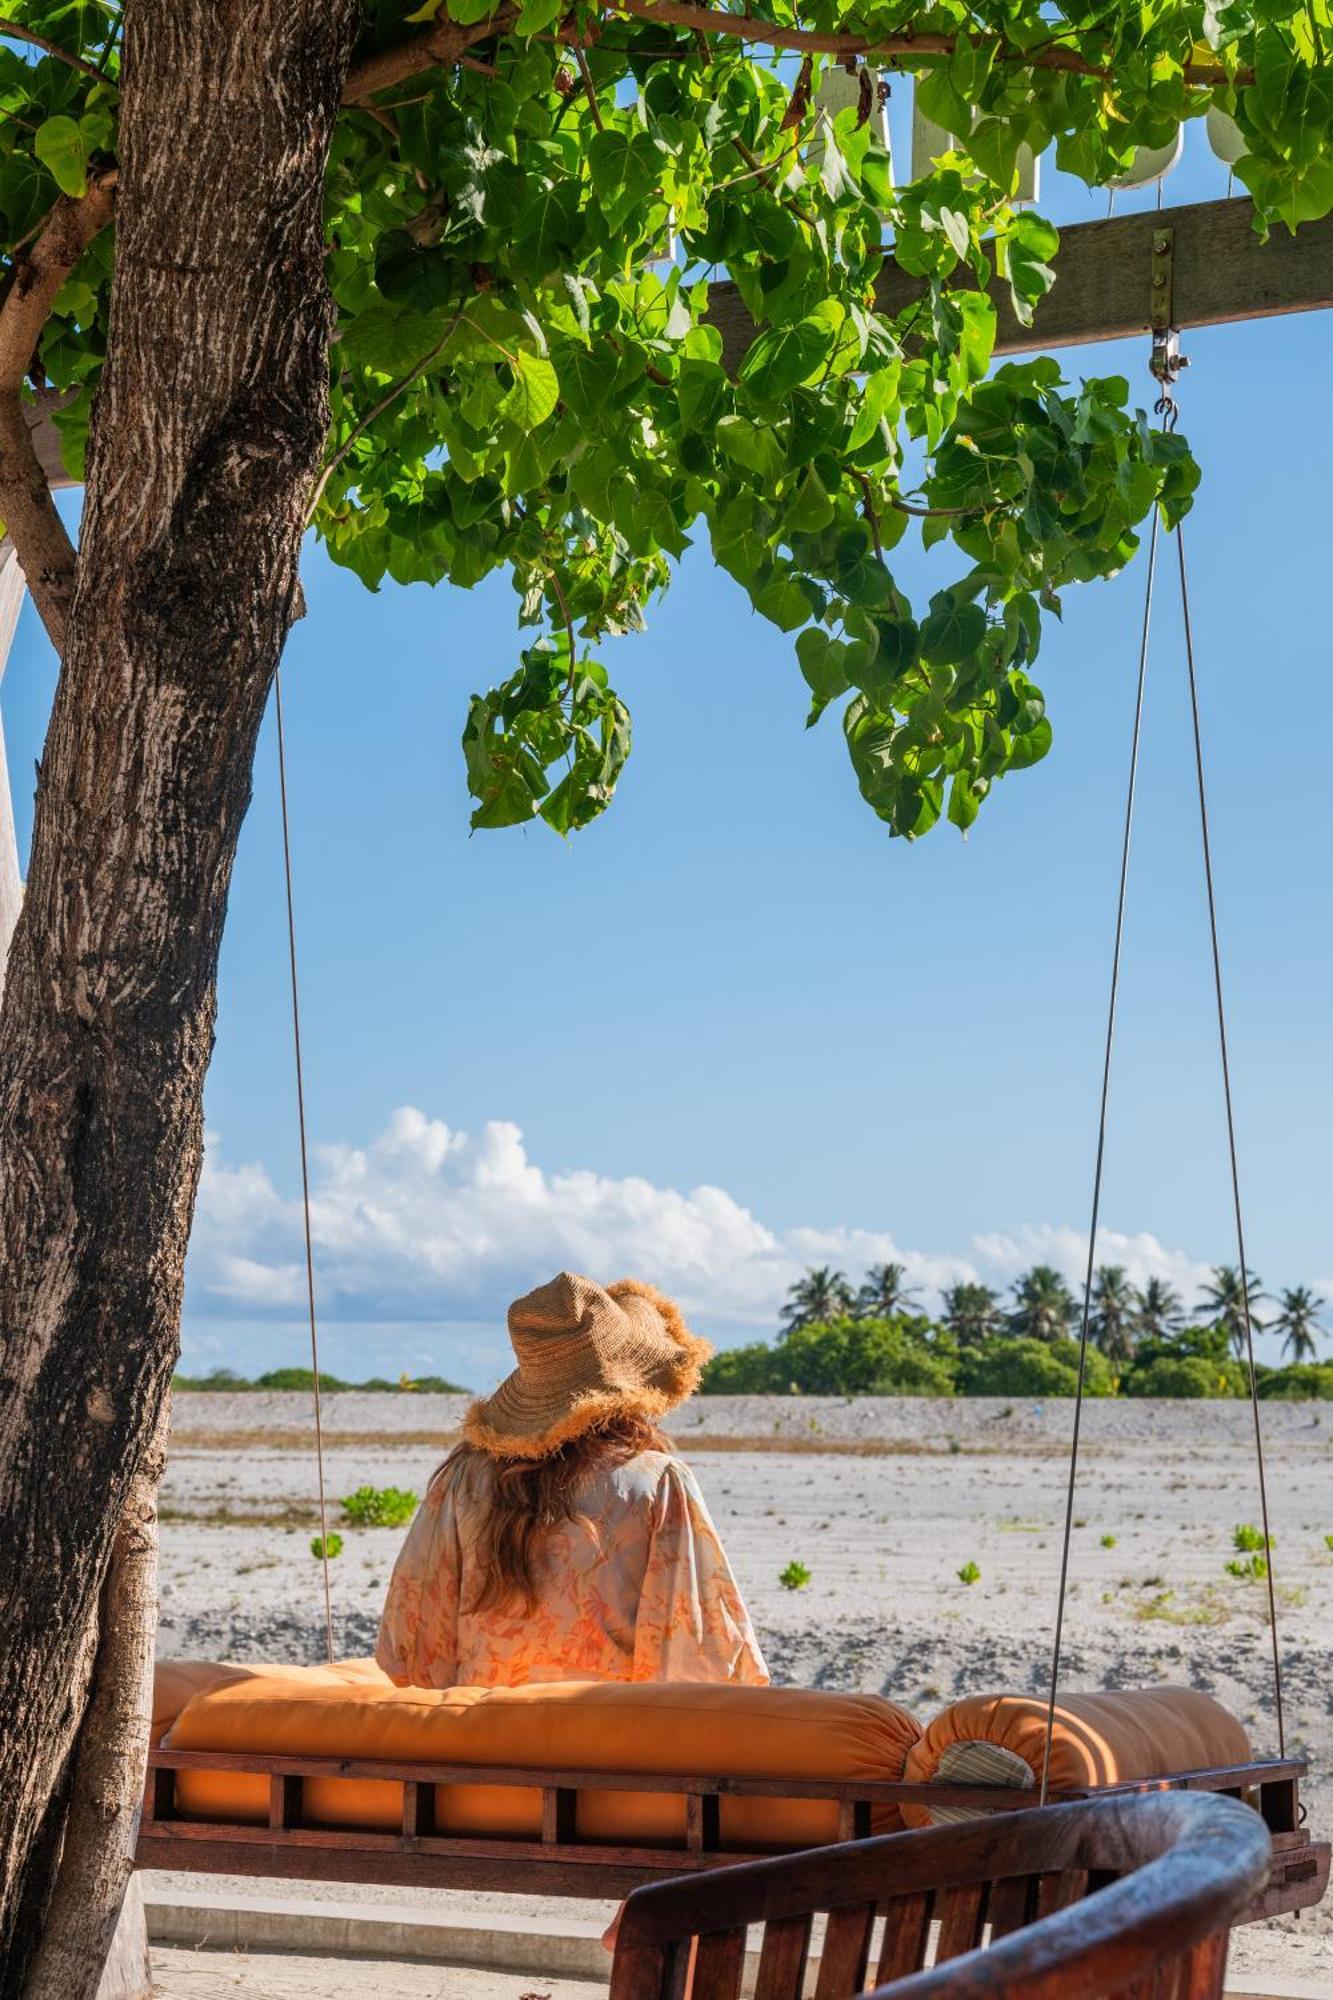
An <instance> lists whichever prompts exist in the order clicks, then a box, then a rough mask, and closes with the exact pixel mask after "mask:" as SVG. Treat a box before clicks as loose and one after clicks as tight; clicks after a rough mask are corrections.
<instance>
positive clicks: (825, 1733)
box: [168, 1662, 920, 1850]
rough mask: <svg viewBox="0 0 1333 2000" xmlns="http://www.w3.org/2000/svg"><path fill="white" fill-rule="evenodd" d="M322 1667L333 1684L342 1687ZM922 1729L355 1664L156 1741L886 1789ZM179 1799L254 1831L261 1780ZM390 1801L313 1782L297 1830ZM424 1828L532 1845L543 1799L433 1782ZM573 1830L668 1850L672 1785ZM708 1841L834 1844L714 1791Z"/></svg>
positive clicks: (283, 1685) (776, 1692) (806, 1710)
mask: <svg viewBox="0 0 1333 2000" xmlns="http://www.w3.org/2000/svg"><path fill="white" fill-rule="evenodd" d="M367 1668H369V1671H367ZM352 1669H354V1670H355V1671H352ZM335 1673H341V1674H342V1675H344V1678H343V1679H342V1681H341V1682H340V1683H339V1682H338V1681H335V1680H334V1679H333V1678H331V1676H332V1675H333V1674H335ZM919 1733H920V1732H919V1729H918V1727H917V1724H916V1723H915V1722H914V1721H913V1719H912V1717H911V1716H910V1715H908V1714H907V1713H906V1711H905V1710H904V1709H901V1708H898V1707H896V1706H895V1705H894V1703H893V1702H890V1701H886V1700H884V1699H883V1698H882V1697H881V1696H879V1695H873V1694H837V1693H832V1692H822V1691H817V1690H812V1689H809V1688H768V1687H733V1686H711V1685H708V1684H705V1683H694V1682H690V1683H686V1682H644V1683H618V1682H605V1681H595V1682H586V1681H553V1682H545V1683H542V1684H540V1685H536V1686H532V1687H522V1688H475V1687H459V1688H446V1689H444V1690H441V1691H437V1690H434V1689H426V1688H396V1687H394V1686H393V1685H392V1683H391V1682H390V1681H388V1680H387V1679H386V1678H385V1677H384V1676H383V1675H381V1674H379V1673H378V1671H377V1670H376V1669H374V1668H373V1667H372V1666H370V1663H369V1662H365V1663H362V1662H356V1663H349V1667H348V1668H343V1669H328V1668H302V1667H296V1668H287V1669H284V1670H269V1671H265V1672H263V1673H258V1672H251V1673H250V1674H248V1675H247V1676H246V1677H245V1678H239V1677H233V1678H228V1679H226V1680H222V1681H219V1682H218V1683H217V1684H215V1685H214V1686H213V1687H212V1688H211V1689H205V1690H204V1691H202V1692H200V1693H197V1694H195V1695H194V1696H193V1697H192V1698H191V1699H190V1700H189V1701H188V1702H187V1703H186V1704H185V1707H184V1708H183V1709H182V1711H181V1713H180V1715H179V1716H178V1717H177V1720H176V1722H175V1723H174V1725H173V1726H172V1728H171V1731H170V1735H169V1738H168V1740H169V1742H170V1745H171V1747H172V1748H173V1749H177V1750H217V1751H246V1750H253V1751H259V1752H262V1753H264V1754H273V1753H279V1752H281V1753H286V1754H287V1755H289V1756H309V1757H363V1758H368V1759H375V1760H377V1761H378V1760H387V1761H398V1760H401V1761H403V1762H416V1763H425V1762H433V1763H441V1764H476V1765H490V1766H492V1767H493V1766H495V1765H507V1764H509V1765H519V1766H522V1767H523V1768H525V1769H529V1770H534V1771H538V1772H547V1771H561V1770H564V1771H594V1772H595V1771H604V1772H608V1773H611V1772H614V1773H616V1774H620V1773H632V1772H636V1771H642V1772H645V1773H651V1774H652V1775H654V1776H671V1775H672V1774H673V1773H681V1774H682V1775H684V1774H692V1775H693V1774H698V1775H701V1776H707V1777H715V1776H718V1775H719V1774H721V1773H723V1772H725V1773H727V1774H728V1775H729V1776H732V1777H756V1778H801V1779H807V1778H815V1779H818V1778H833V1779H843V1778H845V1779H851V1780H855V1779H858V1778H861V1779H872V1780H881V1779H888V1780H892V1779H896V1778H899V1777H901V1776H902V1771H903V1762H904V1758H905V1757H906V1754H907V1751H908V1748H909V1746H910V1745H911V1744H912V1743H913V1742H915V1740H916V1738H917V1736H918V1735H919ZM176 1805H177V1810H178V1811H179V1812H181V1813H183V1814H186V1815H189V1816H194V1817H201V1818H208V1819H227V1820H239V1821H245V1822H253V1823H262V1822H263V1821H264V1820H265V1819H266V1818H267V1815H268V1780H267V1778H265V1777H251V1776H248V1775H246V1774H245V1773H240V1772H231V1771H226V1772H222V1771H218V1772H212V1771H200V1770H192V1771H181V1772H179V1773H178V1774H177V1779H176ZM401 1806H402V1790H401V1786H399V1785H398V1784H397V1783H394V1782H391V1781H389V1780H385V1779H364V1778H312V1779H308V1780H307V1782H306V1786H305V1815H306V1818H307V1820H310V1821H315V1822H322V1823H324V1824H327V1825H330V1826H362V1827H386V1826H387V1827H397V1826H398V1825H399V1824H400V1822H401ZM436 1824H437V1826H438V1827H439V1829H440V1831H442V1832H446V1831H447V1832H457V1833H480V1834H509V1835H517V1836H520V1837H526V1838H534V1837H537V1836H538V1835H539V1833H540V1828H541V1794H540V1791H539V1790H538V1789H537V1788H535V1787H530V1786H512V1785H505V1786H500V1785H475V1786H474V1785H468V1786H439V1787H437V1788H436ZM900 1824H901V1820H900V1818H899V1815H898V1812H897V1809H896V1808H895V1807H892V1806H886V1807H883V1808H880V1809H878V1810H877V1812H876V1814H875V1828H876V1831H891V1830H892V1829H893V1828H895V1827H897V1826H899V1825H900ZM577 1825H578V1832H579V1834H580V1836H581V1837H583V1838H584V1839H589V1840H606V1841H610V1840H617V1839H621V1840H633V1841H640V1842H651V1843H663V1844H665V1843H675V1844H683V1842H684V1838H685V1801H684V1798H683V1796H682V1795H680V1794H678V1793H676V1794H673V1793H671V1792H656V1793H655V1792H622V1791H599V1790H597V1789H596V1788H595V1787H590V1788H589V1789H588V1790H586V1791H583V1792H580V1794H579V1798H578V1819H577ZM721 1835H722V1841H723V1844H724V1845H725V1846H728V1847H738V1848H745V1849H751V1850H753V1849H756V1848H759V1847H799V1846H805V1845H807V1844H810V1845H814V1844H818V1843H820V1842H824V1841H828V1840H833V1839H836V1837H837V1805H836V1803H835V1802H833V1801H831V1800H818V1799H811V1800H805V1799H770V1798H761V1799H723V1800H722V1803H721Z"/></svg>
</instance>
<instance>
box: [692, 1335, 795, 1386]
mask: <svg viewBox="0 0 1333 2000" xmlns="http://www.w3.org/2000/svg"><path fill="white" fill-rule="evenodd" d="M773 1362H774V1353H773V1349H772V1348H771V1347H770V1346H769V1345H768V1342H767V1341H764V1340H756V1341H755V1342H754V1343H753V1345H752V1346H749V1347H725V1348H723V1350H722V1352H721V1353H720V1354H715V1355H714V1356H713V1358H712V1360H711V1361H708V1362H706V1363H705V1365H704V1371H703V1374H702V1375H701V1376H700V1378H699V1389H700V1392H701V1394H703V1395H705V1396H766V1395H769V1394H772V1393H773V1392H775V1391H780V1390H784V1389H787V1388H789V1387H790V1386H791V1385H790V1384H789V1383H787V1382H779V1381H778V1380H777V1373H776V1371H775V1369H774V1366H773Z"/></svg>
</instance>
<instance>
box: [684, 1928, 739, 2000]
mask: <svg viewBox="0 0 1333 2000" xmlns="http://www.w3.org/2000/svg"><path fill="white" fill-rule="evenodd" d="M744 1974H745V1931H744V1929H743V1928H741V1929H733V1930H726V1931H710V1932H708V1933H707V1934H706V1935H705V1936H703V1937H701V1938H700V1939H699V1946H698V1950H697V1952H696V1954H695V1960H694V1979H693V1981H692V1982H691V1985H690V2000H740V1994H741V1980H742V1978H743V1977H744Z"/></svg>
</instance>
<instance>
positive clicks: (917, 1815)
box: [903, 1687, 1253, 1826]
mask: <svg viewBox="0 0 1333 2000" xmlns="http://www.w3.org/2000/svg"><path fill="white" fill-rule="evenodd" d="M1046 1713H1047V1707H1046V1703H1045V1702H1044V1701H1043V1700H1042V1699H1041V1697H1040V1696H1038V1695H1022V1694H978V1695H968V1696H967V1697H966V1699H965V1700H963V1701H956V1702H954V1703H953V1705H952V1707H950V1708H946V1709H945V1711H944V1713H943V1714H942V1715H937V1716H936V1717H935V1720H934V1721H933V1722H932V1723H930V1724H929V1725H928V1727H927V1728H926V1730H925V1733H924V1734H923V1735H922V1736H921V1737H920V1738H919V1739H918V1740H917V1742H916V1743H914V1744H913V1745H912V1747H911V1749H910V1750H909V1751H908V1754H907V1763H906V1767H905V1770H904V1773H903V1775H904V1777H905V1778H906V1779H907V1781H908V1783H909V1784H918V1785H919V1784H929V1783H930V1782H931V1780H932V1779H933V1778H934V1777H935V1776H936V1773H937V1772H938V1770H939V1766H940V1759H941V1757H942V1756H943V1755H944V1753H945V1751H946V1750H947V1749H949V1748H950V1747H951V1745H953V1744H955V1743H995V1744H998V1745H999V1746H1000V1747H1001V1749H1004V1750H1008V1751H1010V1752H1011V1753H1012V1754H1013V1755H1014V1756H1016V1757H1021V1758H1022V1760H1023V1762H1024V1763H1025V1764H1026V1765H1027V1766H1028V1769H1029V1770H1030V1771H1031V1772H1032V1775H1033V1777H1034V1779H1035V1780H1036V1781H1037V1782H1038V1783H1040V1781H1041V1766H1042V1759H1043V1756H1044V1755H1045V1747H1046ZM1252 1755H1253V1752H1252V1751H1251V1749H1250V1740H1249V1738H1248V1736H1247V1735H1246V1734H1245V1731H1244V1729H1243V1728H1242V1727H1241V1725H1240V1723H1239V1722H1237V1720H1236V1718H1235V1716H1234V1715H1231V1714H1229V1713H1228V1711H1227V1710H1226V1709H1225V1708H1223V1707H1222V1706H1221V1704H1220V1703H1219V1702H1216V1701H1214V1700H1213V1699H1212V1697H1211V1695H1206V1694H1199V1693H1197V1692H1196V1691H1195V1690H1194V1689H1193V1688H1174V1687H1158V1688H1127V1689H1125V1690H1123V1691H1122V1692H1120V1693H1117V1694H1067V1695H1062V1696H1061V1698H1060V1700H1059V1702H1058V1703H1057V1704H1056V1710H1055V1729H1054V1731H1053V1734H1052V1738H1051V1780H1050V1781H1051V1785H1052V1787H1053V1788H1054V1789H1056V1790H1062V1789H1064V1788H1065V1787H1068V1788H1069V1789H1071V1790H1075V1791H1077V1790H1082V1789H1083V1788H1085V1787H1086V1786H1089V1785H1114V1784H1118V1783H1120V1782H1121V1781H1123V1780H1125V1779H1128V1778H1162V1777H1167V1776H1169V1775H1171V1774H1172V1773H1174V1772H1179V1771H1199V1770H1204V1769H1206V1768H1207V1767H1208V1766H1210V1765H1215V1764H1246V1763H1248V1762H1249V1761H1250V1758H1251V1756H1252ZM903 1818H904V1819H905V1820H906V1822H907V1824H908V1825H909V1826H928V1825H929V1824H930V1812H929V1808H928V1807H925V1806H904V1807H903Z"/></svg>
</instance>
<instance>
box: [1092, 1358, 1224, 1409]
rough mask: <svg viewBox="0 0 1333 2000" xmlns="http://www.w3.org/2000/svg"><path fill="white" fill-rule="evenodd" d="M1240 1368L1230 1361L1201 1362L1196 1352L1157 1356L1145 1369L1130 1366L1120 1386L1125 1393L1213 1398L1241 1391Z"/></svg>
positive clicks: (1202, 1360)
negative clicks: (1238, 1381) (1238, 1378)
mask: <svg viewBox="0 0 1333 2000" xmlns="http://www.w3.org/2000/svg"><path fill="white" fill-rule="evenodd" d="M1243 1374H1244V1371H1243V1370H1242V1369H1241V1368H1239V1367H1238V1366H1237V1364H1236V1363H1235V1362H1234V1361H1230V1362H1227V1361H1224V1362H1221V1363H1218V1362H1216V1361H1205V1360H1204V1359H1203V1357H1202V1356H1201V1355H1198V1354H1179V1355H1170V1354H1163V1355H1159V1356H1158V1358H1157V1360H1156V1361H1151V1362H1149V1364H1148V1366H1147V1367H1146V1368H1138V1367H1136V1368H1133V1369H1131V1370H1130V1372H1129V1374H1128V1375H1127V1376H1126V1377H1125V1379H1124V1382H1123V1383H1122V1385H1121V1386H1122V1387H1123V1389H1124V1392H1125V1394H1126V1395H1127V1396H1167V1397H1182V1396H1193V1397H1199V1398H1204V1399H1215V1398H1217V1397H1219V1396H1241V1395H1243V1394H1244V1393H1245V1386H1244V1382H1243V1380H1242V1381H1241V1382H1240V1383H1239V1384H1238V1383H1237V1377H1238V1376H1243Z"/></svg>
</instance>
